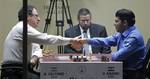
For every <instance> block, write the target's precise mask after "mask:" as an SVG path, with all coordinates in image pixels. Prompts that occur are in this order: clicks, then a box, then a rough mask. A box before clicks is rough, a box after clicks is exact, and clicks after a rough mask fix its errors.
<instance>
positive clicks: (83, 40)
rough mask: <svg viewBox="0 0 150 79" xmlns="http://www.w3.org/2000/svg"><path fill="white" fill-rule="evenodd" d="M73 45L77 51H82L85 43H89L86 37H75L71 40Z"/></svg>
mask: <svg viewBox="0 0 150 79" xmlns="http://www.w3.org/2000/svg"><path fill="white" fill-rule="evenodd" d="M70 43H71V47H72V48H73V49H75V50H77V51H80V50H81V49H82V47H83V44H87V39H86V38H81V37H75V38H72V39H71V40H70Z"/></svg>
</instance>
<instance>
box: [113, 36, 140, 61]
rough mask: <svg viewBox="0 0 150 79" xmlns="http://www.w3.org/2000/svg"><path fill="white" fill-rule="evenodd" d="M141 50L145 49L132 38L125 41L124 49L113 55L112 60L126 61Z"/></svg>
mask: <svg viewBox="0 0 150 79" xmlns="http://www.w3.org/2000/svg"><path fill="white" fill-rule="evenodd" d="M141 49H143V46H140V44H138V41H137V39H136V38H134V37H130V38H128V39H126V40H125V41H124V43H123V47H122V48H120V49H119V50H118V51H117V52H115V53H112V60H114V61H116V60H125V59H127V58H128V57H129V56H131V55H132V54H134V53H135V52H137V51H139V50H141Z"/></svg>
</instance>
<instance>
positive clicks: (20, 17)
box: [18, 5, 35, 21]
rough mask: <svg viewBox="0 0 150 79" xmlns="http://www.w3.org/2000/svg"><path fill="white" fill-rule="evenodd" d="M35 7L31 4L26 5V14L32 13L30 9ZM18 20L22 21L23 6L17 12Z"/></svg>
mask: <svg viewBox="0 0 150 79" xmlns="http://www.w3.org/2000/svg"><path fill="white" fill-rule="evenodd" d="M34 8H35V7H34V6H32V5H28V6H27V16H28V15H32V11H33V9H34ZM18 20H19V21H23V7H22V8H21V9H20V10H19V12H18Z"/></svg>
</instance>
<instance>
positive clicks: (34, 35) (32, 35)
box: [28, 27, 71, 45]
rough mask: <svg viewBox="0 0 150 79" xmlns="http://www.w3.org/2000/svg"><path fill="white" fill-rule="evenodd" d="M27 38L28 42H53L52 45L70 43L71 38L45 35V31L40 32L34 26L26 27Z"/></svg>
mask: <svg viewBox="0 0 150 79" xmlns="http://www.w3.org/2000/svg"><path fill="white" fill-rule="evenodd" d="M28 39H29V41H30V42H33V43H38V44H54V45H66V44H70V40H71V38H65V37H61V36H55V35H47V33H40V32H39V31H37V30H36V29H34V28H31V27H30V28H29V29H28Z"/></svg>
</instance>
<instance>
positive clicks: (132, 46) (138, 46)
mask: <svg viewBox="0 0 150 79" xmlns="http://www.w3.org/2000/svg"><path fill="white" fill-rule="evenodd" d="M88 43H89V44H91V45H105V46H117V52H114V53H112V60H113V61H123V66H124V69H131V70H136V69H139V68H141V67H142V65H143V60H144V57H145V55H146V52H145V46H144V40H143V37H142V35H141V34H140V32H139V31H138V30H137V28H136V27H135V26H131V27H129V28H128V29H127V30H125V31H124V32H123V33H116V34H114V35H113V36H109V37H106V38H93V39H88Z"/></svg>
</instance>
